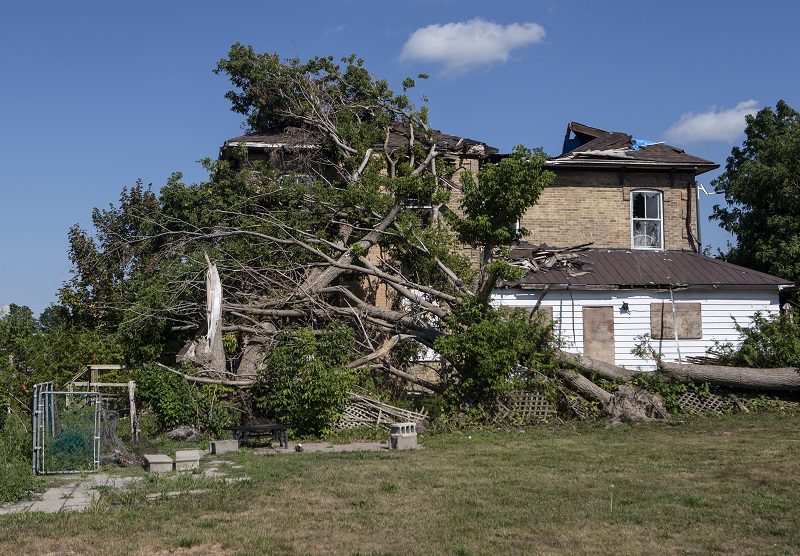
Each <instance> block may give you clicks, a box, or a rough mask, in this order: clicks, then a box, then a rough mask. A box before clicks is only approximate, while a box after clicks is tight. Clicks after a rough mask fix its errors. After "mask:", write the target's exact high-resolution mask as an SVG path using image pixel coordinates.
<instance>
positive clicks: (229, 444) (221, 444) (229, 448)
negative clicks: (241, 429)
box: [211, 440, 239, 454]
mask: <svg viewBox="0 0 800 556" xmlns="http://www.w3.org/2000/svg"><path fill="white" fill-rule="evenodd" d="M238 450H239V441H238V440H214V441H212V442H211V453H212V454H226V453H228V452H237V451H238Z"/></svg>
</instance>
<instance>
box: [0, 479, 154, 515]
mask: <svg viewBox="0 0 800 556" xmlns="http://www.w3.org/2000/svg"><path fill="white" fill-rule="evenodd" d="M141 480H142V478H141V477H110V476H109V475H106V474H105V473H97V474H93V475H89V476H86V477H80V476H76V477H70V478H69V479H67V480H66V481H64V482H63V483H62V484H61V485H59V486H56V487H52V488H48V489H47V490H45V491H44V492H43V493H42V494H41V497H40V499H39V500H24V501H22V502H14V503H13V504H6V505H5V506H0V515H5V514H13V513H19V512H45V513H56V512H74V511H82V510H85V509H86V508H88V507H89V506H91V505H92V504H93V503H94V502H95V501H96V500H97V499H98V498H100V493H99V492H98V491H97V488H98V487H101V486H108V487H112V488H123V487H124V486H126V485H128V484H130V483H133V482H136V481H141Z"/></svg>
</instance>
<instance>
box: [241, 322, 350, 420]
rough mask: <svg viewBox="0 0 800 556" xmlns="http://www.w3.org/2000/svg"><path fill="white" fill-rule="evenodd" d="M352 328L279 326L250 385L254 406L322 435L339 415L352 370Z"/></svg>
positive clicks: (269, 415)
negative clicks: (275, 338)
mask: <svg viewBox="0 0 800 556" xmlns="http://www.w3.org/2000/svg"><path fill="white" fill-rule="evenodd" d="M354 342H355V338H354V335H353V331H352V330H351V329H350V328H348V327H346V326H343V325H340V324H333V325H331V326H330V327H328V328H327V329H325V330H323V331H321V332H317V333H315V331H314V330H311V329H310V328H298V329H292V330H287V331H285V332H282V333H281V334H280V336H279V337H278V343H277V345H276V346H275V347H274V348H272V350H271V351H270V354H269V357H268V359H267V362H266V366H265V368H264V370H262V371H261V373H260V374H259V376H258V379H257V381H256V384H255V386H254V388H253V396H254V400H255V404H256V407H257V408H258V409H259V410H260V411H263V412H264V413H265V414H266V415H267V416H268V417H269V418H270V419H272V420H275V421H278V422H282V423H291V424H294V425H295V426H296V430H295V432H296V434H299V435H322V434H324V433H326V432H327V431H328V430H329V429H330V428H331V427H332V426H333V425H334V424H335V422H336V420H337V419H338V418H339V417H340V416H341V412H342V409H344V406H345V404H346V403H347V394H348V392H349V391H350V389H351V388H352V387H353V385H354V384H355V383H356V380H357V375H356V373H355V372H354V371H353V370H351V369H349V368H347V366H346V364H347V363H348V362H349V361H350V359H351V357H352V352H353V344H354Z"/></svg>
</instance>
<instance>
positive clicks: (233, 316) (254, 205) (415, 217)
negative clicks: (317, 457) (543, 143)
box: [61, 44, 553, 428]
mask: <svg viewBox="0 0 800 556" xmlns="http://www.w3.org/2000/svg"><path fill="white" fill-rule="evenodd" d="M216 71H217V73H220V74H225V75H227V76H228V77H229V79H230V81H231V83H232V85H233V88H232V90H231V91H229V92H228V94H227V97H228V99H230V101H231V103H232V109H233V110H234V111H236V112H237V113H240V114H242V115H243V116H245V118H246V122H247V124H248V125H249V127H250V131H253V132H272V131H275V130H278V131H286V130H289V131H291V132H292V133H297V134H299V136H301V137H303V143H304V144H306V145H308V146H310V147H308V148H304V149H299V150H298V152H294V153H290V155H287V159H291V165H294V166H293V167H290V168H287V167H286V166H285V164H284V161H282V160H275V159H273V158H270V157H267V160H266V161H254V160H251V159H249V158H248V153H247V151H246V150H242V151H240V152H237V153H236V154H235V156H234V158H233V160H217V161H211V160H206V161H205V162H204V163H205V165H206V168H207V170H208V174H209V177H208V179H207V180H205V181H203V182H201V183H197V184H185V183H183V181H182V179H181V176H180V175H179V174H176V175H174V176H173V177H172V178H171V179H170V180H169V182H168V183H167V184H166V185H165V186H164V187H163V188H162V189H161V191H160V192H159V193H158V194H156V193H155V192H153V191H151V190H150V189H149V188H145V187H144V186H143V185H142V184H141V183H137V184H136V185H135V186H134V187H133V188H130V189H126V190H123V193H122V195H121V197H120V202H119V204H118V205H116V206H111V207H109V208H108V209H106V210H103V211H99V210H98V211H95V213H94V214H93V222H92V223H93V230H82V229H80V228H77V227H76V228H73V230H72V231H71V235H70V245H71V251H70V253H71V257H72V260H73V270H74V276H73V279H72V280H71V281H70V282H69V283H68V284H66V285H65V287H64V288H63V289H62V292H61V298H62V303H63V305H64V306H65V307H66V308H67V311H68V314H69V316H70V318H71V319H73V320H75V321H80V322H81V323H88V325H89V326H91V327H92V328H93V329H96V330H101V331H103V332H104V333H108V334H113V335H114V337H115V339H116V341H117V342H118V343H119V344H120V345H122V346H123V349H124V350H125V357H126V358H127V359H128V360H129V362H134V361H148V360H150V361H152V360H154V359H156V358H157V357H159V356H160V355H161V354H162V353H175V352H177V351H178V350H179V349H180V348H181V347H182V346H183V344H184V343H185V342H186V341H188V340H192V339H193V338H195V337H197V336H200V335H202V334H203V333H204V329H203V323H204V322H205V319H206V313H205V308H204V305H205V278H204V268H205V262H204V261H205V257H206V256H208V257H209V258H210V259H211V260H212V261H214V263H215V264H216V265H217V267H218V269H219V273H220V276H221V281H222V284H223V286H224V299H225V307H224V312H223V317H224V320H223V327H224V332H225V333H229V334H236V335H237V342H236V345H237V350H240V352H239V353H237V354H234V355H236V356H237V357H238V356H241V363H239V364H238V366H237V367H236V370H235V374H236V376H235V377H233V378H235V379H236V382H237V384H241V383H242V382H247V381H252V380H255V378H254V377H256V376H259V375H260V374H261V371H262V370H264V369H265V368H268V367H269V364H270V361H272V362H275V361H280V360H281V359H280V358H278V355H279V354H280V353H282V352H281V351H280V349H282V348H281V343H282V342H287V341H289V338H290V337H291V338H293V337H294V336H292V335H291V334H290V335H289V336H287V335H286V331H296V330H306V329H307V330H310V331H315V332H318V331H320V330H325V329H328V328H329V327H330V326H333V325H334V323H338V322H346V323H347V324H348V325H349V326H350V328H351V331H352V333H353V335H354V342H353V349H352V352H349V351H348V352H347V353H349V354H350V355H351V356H352V358H353V359H364V358H366V359H365V360H366V364H368V365H369V366H370V367H371V368H372V369H373V370H374V371H375V372H386V373H389V374H390V375H393V376H401V377H404V378H407V376H408V375H407V374H404V371H403V369H402V368H401V369H398V368H397V366H398V364H400V363H398V361H397V360H396V359H395V360H392V359H391V358H390V357H389V350H391V349H392V348H393V347H394V346H397V345H399V346H407V345H408V343H407V342H408V341H410V340H416V341H417V342H418V344H420V347H426V348H432V347H433V346H434V343H435V342H436V341H437V338H440V337H441V336H443V335H448V334H460V333H462V332H464V331H465V330H467V329H469V327H470V326H472V325H473V324H474V322H473V321H472V320H469V319H466V320H461V321H460V322H458V323H457V322H454V321H453V319H456V321H458V320H459V319H461V317H462V316H463V315H465V314H467V313H469V311H464V310H462V309H461V308H462V306H470V307H471V306H472V305H474V304H475V303H477V304H478V305H480V306H481V307H482V309H481V310H482V311H483V312H485V313H491V312H492V311H493V310H492V309H491V307H489V306H488V301H489V297H490V294H491V290H492V288H493V286H494V285H495V282H496V281H497V280H498V279H501V278H513V277H518V276H519V275H520V274H521V273H522V271H521V270H520V269H518V268H516V267H514V266H512V265H510V264H509V263H507V262H505V261H504V260H503V256H502V253H503V250H504V249H505V248H507V247H508V246H509V244H510V243H511V241H513V240H514V239H515V237H516V235H515V233H514V231H513V229H514V226H515V224H516V222H517V221H518V219H519V218H520V216H521V215H522V214H523V213H524V212H525V210H526V208H527V207H529V206H530V205H531V204H533V203H535V202H536V200H537V199H538V196H539V194H540V193H541V191H542V189H543V188H544V187H545V186H546V185H547V184H548V183H549V182H550V180H551V179H552V177H553V176H552V174H551V173H550V172H547V171H545V170H544V169H543V162H544V160H545V156H544V153H543V152H542V151H541V150H538V149H536V150H531V149H526V148H524V147H519V148H517V149H515V151H514V153H513V154H512V155H511V156H509V157H507V158H505V159H503V160H502V161H501V162H499V163H498V164H485V165H484V166H483V168H482V169H481V171H480V174H479V176H478V179H477V180H474V179H472V178H471V176H465V177H464V181H463V183H464V188H463V189H464V200H463V202H462V205H461V209H462V210H463V216H462V217H457V216H455V215H452V214H451V215H450V216H448V217H447V218H448V220H447V221H445V219H444V218H442V217H441V215H442V214H448V211H447V210H445V205H446V203H447V201H448V198H449V194H450V188H451V187H452V182H451V180H450V179H449V178H452V177H453V176H454V174H455V172H456V171H458V169H457V168H456V165H455V164H454V163H453V159H455V158H457V154H458V151H453V152H451V151H448V150H447V149H448V148H450V147H447V146H446V145H447V142H446V141H444V142H443V141H442V140H441V135H440V134H438V132H436V131H435V130H434V129H433V128H432V127H431V126H430V123H429V115H428V108H427V106H426V102H427V101H426V99H424V98H423V99H422V103H421V106H416V105H415V104H414V103H412V102H411V97H410V94H411V91H412V89H413V87H414V86H415V85H416V83H415V80H413V79H407V80H405V81H404V82H403V83H402V92H398V93H395V92H394V91H392V90H391V89H390V88H389V87H388V84H387V83H386V81H385V80H382V79H378V78H376V77H374V76H373V75H372V74H370V73H369V72H368V71H367V69H366V68H365V67H364V64H363V61H362V60H360V59H358V58H356V57H355V56H349V57H346V58H343V59H342V60H340V61H335V60H334V59H333V58H331V57H325V58H312V59H310V60H307V61H303V60H299V59H289V60H284V59H281V58H280V57H278V56H277V55H274V54H266V53H265V54H262V53H257V52H255V51H254V50H253V49H252V48H251V47H248V46H244V45H241V44H235V45H233V47H231V50H230V52H229V53H228V56H227V57H226V58H224V59H223V60H220V62H219V63H218V65H217V69H216ZM424 77H425V76H420V78H424ZM287 132H288V131H287ZM398 138H401V140H399V141H398ZM390 139H392V140H391V141H390ZM454 143H455V142H454ZM458 144H461V142H458ZM443 145H444V146H443ZM459 148H460V147H459ZM298 168H302V169H303V171H304V172H308V173H309V174H310V176H311V179H303V180H293V179H287V176H286V172H287V171H291V170H292V169H295V170H297V169H298ZM420 205H423V206H430V207H431V210H430V213H429V214H428V215H427V216H426V215H425V214H423V213H422V212H421V211H420V210H419V208H418V207H419V206H420ZM464 242H466V243H469V244H473V245H476V246H478V247H480V248H481V249H482V250H483V253H484V257H483V263H484V264H483V266H482V269H481V272H480V273H478V274H477V275H476V273H475V272H474V271H473V270H472V269H471V267H470V264H469V260H468V259H467V258H466V257H465V256H464V254H463V251H462V246H461V244H462V243H464ZM484 320H486V319H484ZM489 320H490V321H491V322H494V321H493V320H492V319H489ZM487 322H489V321H487ZM481 326H490V325H489V324H482V325H481ZM292 334H294V332H293V333H292ZM509 334H510V332H509V333H508V334H506V333H499V334H495V335H492V336H488V337H492V338H496V340H497V341H504V338H507V337H509ZM518 339H519V338H518ZM519 341H520V342H527V340H525V338H521V339H519ZM526 345H533V343H530V342H529V343H528V344H526ZM398 349H399V348H398ZM402 349H407V348H405V347H404V348H402ZM276 350H278V351H276ZM343 353H344V352H343ZM453 353H455V350H454V351H453ZM315 357H316V356H315ZM315 360H316V359H315ZM459 361H460V360H459V359H458V358H456V357H455V356H454V357H453V360H452V361H451V365H450V366H449V367H448V370H447V371H446V373H448V374H452V373H454V372H455V373H457V372H459V365H461V363H459ZM504 361H505V360H504ZM195 363H196V364H198V365H200V363H198V362H197V361H195ZM504 364H505V363H504ZM333 366H334V367H336V366H341V363H336V364H335V365H333ZM281 368H283V369H285V371H286V372H285V377H284V378H285V379H286V381H287V383H293V381H295V377H296V376H305V375H308V373H311V371H313V369H311V370H309V369H308V368H305V367H303V368H302V369H299V370H298V369H296V368H295V367H292V366H290V365H283V366H282V367H281ZM498 368H499V367H498ZM203 372H204V376H205V377H209V376H213V377H218V378H219V380H220V381H223V382H224V381H225V380H228V379H230V378H231V376H230V374H228V372H227V369H208V368H204V369H203ZM314 372H316V371H314ZM497 372H500V373H501V374H502V373H505V374H508V373H509V372H510V368H504V369H501V370H499V371H497ZM273 378H274V377H273ZM323 378H324V377H323ZM323 378H319V380H321V381H322V380H323ZM271 380H272V379H271ZM336 380H338V379H336ZM323 382H324V381H323ZM314 426H315V427H316V426H317V425H314ZM312 428H313V427H312Z"/></svg>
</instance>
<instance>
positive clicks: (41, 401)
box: [32, 382, 101, 475]
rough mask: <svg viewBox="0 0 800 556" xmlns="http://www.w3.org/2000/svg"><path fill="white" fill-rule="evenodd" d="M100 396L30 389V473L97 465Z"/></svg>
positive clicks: (81, 469)
mask: <svg viewBox="0 0 800 556" xmlns="http://www.w3.org/2000/svg"><path fill="white" fill-rule="evenodd" d="M100 412H101V399H100V394H99V393H97V392H57V391H54V390H53V383H52V382H44V383H41V384H37V385H35V386H34V389H33V411H32V414H33V423H32V425H33V426H32V430H33V432H32V435H33V443H32V444H33V458H32V459H33V472H34V473H36V474H39V475H48V474H54V473H87V472H95V471H97V470H98V468H99V467H100Z"/></svg>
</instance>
